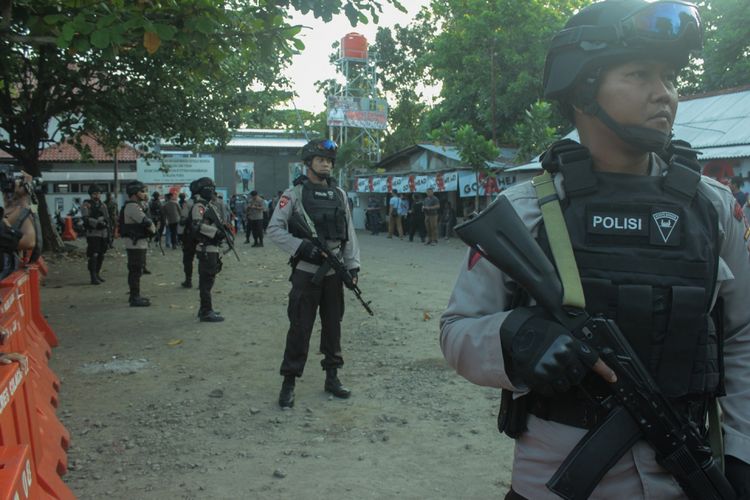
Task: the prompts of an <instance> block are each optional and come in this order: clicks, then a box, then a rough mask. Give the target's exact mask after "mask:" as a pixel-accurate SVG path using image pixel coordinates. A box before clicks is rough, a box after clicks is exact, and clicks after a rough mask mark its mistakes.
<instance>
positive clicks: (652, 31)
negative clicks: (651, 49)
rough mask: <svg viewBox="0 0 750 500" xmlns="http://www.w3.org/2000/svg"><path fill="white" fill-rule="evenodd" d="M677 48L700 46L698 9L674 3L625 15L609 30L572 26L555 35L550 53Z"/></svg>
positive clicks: (701, 42) (657, 4)
mask: <svg viewBox="0 0 750 500" xmlns="http://www.w3.org/2000/svg"><path fill="white" fill-rule="evenodd" d="M664 43H666V44H672V43H674V44H679V45H684V46H685V47H686V48H688V49H689V50H698V49H700V48H701V47H702V46H703V38H702V34H701V18H700V14H699V13H698V8H697V7H696V6H695V5H693V4H691V3H687V2H681V1H677V0H672V1H663V2H654V3H652V4H648V5H646V6H645V7H643V8H641V9H638V10H637V11H635V12H633V13H631V14H628V15H627V16H625V17H624V18H622V19H621V20H620V21H618V22H617V23H615V24H613V25H610V26H575V27H572V28H568V29H565V30H563V31H561V32H560V33H558V35H557V36H555V38H554V40H553V41H552V47H551V48H552V50H555V49H560V48H562V47H565V46H570V45H580V46H581V48H582V49H583V50H596V49H601V48H604V47H606V46H607V45H608V44H618V45H622V46H642V45H653V44H664Z"/></svg>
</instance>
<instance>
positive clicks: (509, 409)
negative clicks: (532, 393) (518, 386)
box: [497, 389, 529, 439]
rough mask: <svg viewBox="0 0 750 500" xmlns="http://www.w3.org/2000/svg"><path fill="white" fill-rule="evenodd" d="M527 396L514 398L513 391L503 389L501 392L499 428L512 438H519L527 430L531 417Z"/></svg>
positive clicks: (498, 415) (498, 416) (498, 414)
mask: <svg viewBox="0 0 750 500" xmlns="http://www.w3.org/2000/svg"><path fill="white" fill-rule="evenodd" d="M527 403H528V399H527V398H526V396H521V397H519V398H515V399H514V398H513V391H509V390H508V389H503V390H502V393H501V394H500V410H499V411H498V413H497V430H498V431H500V432H501V433H505V435H506V436H508V437H509V438H511V439H518V438H519V437H521V435H522V434H523V433H524V432H526V429H527V427H526V423H527V421H528V419H529V412H528V408H527Z"/></svg>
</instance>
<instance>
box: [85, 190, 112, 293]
mask: <svg viewBox="0 0 750 500" xmlns="http://www.w3.org/2000/svg"><path fill="white" fill-rule="evenodd" d="M88 191H89V196H90V198H89V199H88V200H86V201H84V202H83V205H81V218H82V219H83V225H84V227H85V228H86V257H88V269H89V276H90V277H91V284H92V285H98V284H100V283H104V279H103V278H102V277H101V274H100V273H101V270H102V264H103V263H104V254H105V253H106V252H107V249H108V248H109V240H110V238H111V237H112V234H111V231H112V221H111V220H110V218H109V210H108V209H107V206H106V205H105V204H104V203H103V202H102V200H101V194H102V188H101V186H98V185H97V184H91V185H90V186H89V190H88Z"/></svg>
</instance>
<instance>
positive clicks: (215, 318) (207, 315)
mask: <svg viewBox="0 0 750 500" xmlns="http://www.w3.org/2000/svg"><path fill="white" fill-rule="evenodd" d="M198 317H199V318H200V320H201V321H204V322H206V323H220V322H222V321H224V317H223V316H221V315H220V314H219V313H217V312H216V311H213V310H211V309H209V310H208V311H204V312H203V313H201V314H199V315H198Z"/></svg>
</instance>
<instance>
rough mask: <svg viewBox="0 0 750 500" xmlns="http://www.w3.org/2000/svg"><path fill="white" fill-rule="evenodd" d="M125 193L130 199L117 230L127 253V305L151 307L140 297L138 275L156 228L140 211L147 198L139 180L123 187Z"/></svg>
mask: <svg viewBox="0 0 750 500" xmlns="http://www.w3.org/2000/svg"><path fill="white" fill-rule="evenodd" d="M125 192H126V193H127V195H128V196H129V197H130V199H129V200H128V201H126V202H125V205H123V207H122V210H121V211H120V227H121V228H122V238H123V240H124V242H125V250H126V251H127V254H128V287H129V288H130V306H131V307H147V306H150V305H151V301H150V300H148V299H147V298H146V297H142V296H141V276H142V275H143V269H144V268H145V266H146V251H147V250H148V238H149V237H150V236H153V235H154V234H156V226H155V225H154V223H153V221H152V220H151V219H150V218H149V217H148V216H147V215H146V212H145V211H144V210H143V206H144V203H145V201H146V200H147V199H148V190H147V189H146V185H145V184H143V183H142V182H140V181H132V182H130V183H129V184H128V185H127V187H126V188H125Z"/></svg>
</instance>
